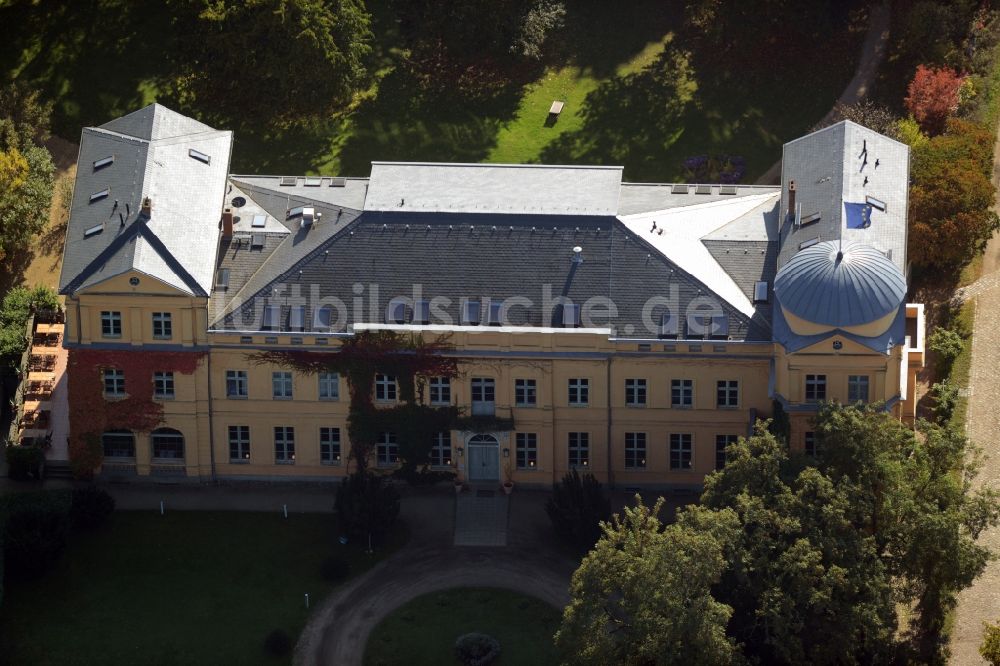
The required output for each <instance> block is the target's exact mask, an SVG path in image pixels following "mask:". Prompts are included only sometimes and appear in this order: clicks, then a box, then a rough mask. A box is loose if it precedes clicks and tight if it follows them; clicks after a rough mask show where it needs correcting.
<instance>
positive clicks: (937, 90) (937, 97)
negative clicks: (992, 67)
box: [905, 65, 962, 136]
mask: <svg viewBox="0 0 1000 666" xmlns="http://www.w3.org/2000/svg"><path fill="white" fill-rule="evenodd" d="M961 87H962V76H961V75H960V74H959V73H958V72H956V71H955V70H953V69H951V68H950V67H940V68H934V67H927V66H926V65H919V66H918V67H917V71H916V73H915V74H914V75H913V80H912V81H910V85H909V87H908V88H907V95H906V100H905V102H906V109H907V110H908V111H909V112H910V113H911V114H912V115H913V117H914V118H915V119H916V121H917V122H918V123H920V127H921V128H922V129H923V130H924V131H925V132H927V133H928V134H930V135H932V136H933V135H936V134H940V133H941V132H943V131H944V126H945V121H947V120H948V117H949V116H950V115H951V114H952V113H954V112H955V111H956V110H957V109H958V91H959V89H960V88H961Z"/></svg>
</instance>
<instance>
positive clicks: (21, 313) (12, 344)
mask: <svg viewBox="0 0 1000 666" xmlns="http://www.w3.org/2000/svg"><path fill="white" fill-rule="evenodd" d="M58 309H59V297H58V295H57V294H56V292H55V291H54V290H53V289H52V288H51V287H46V286H44V285H39V286H37V287H34V288H33V289H29V288H27V287H14V288H12V289H11V290H10V291H8V292H7V294H6V295H5V296H4V298H3V304H2V305H0V359H5V360H6V362H7V363H8V364H10V363H14V362H16V361H19V360H20V357H21V354H22V353H23V352H24V349H25V346H26V344H27V340H26V337H25V326H26V324H27V323H28V318H29V317H30V316H31V313H32V312H33V311H35V310H58Z"/></svg>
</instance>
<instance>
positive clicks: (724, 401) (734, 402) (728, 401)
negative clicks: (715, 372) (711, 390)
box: [715, 379, 740, 407]
mask: <svg viewBox="0 0 1000 666" xmlns="http://www.w3.org/2000/svg"><path fill="white" fill-rule="evenodd" d="M739 404H740V383H739V382H738V381H736V380H732V379H720V380H719V381H717V382H716V383H715V405H716V407H738V406H739Z"/></svg>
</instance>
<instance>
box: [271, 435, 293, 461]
mask: <svg viewBox="0 0 1000 666" xmlns="http://www.w3.org/2000/svg"><path fill="white" fill-rule="evenodd" d="M274 462H276V463H278V464H281V465H290V464H292V463H294V462H295V428H293V427H292V426H274Z"/></svg>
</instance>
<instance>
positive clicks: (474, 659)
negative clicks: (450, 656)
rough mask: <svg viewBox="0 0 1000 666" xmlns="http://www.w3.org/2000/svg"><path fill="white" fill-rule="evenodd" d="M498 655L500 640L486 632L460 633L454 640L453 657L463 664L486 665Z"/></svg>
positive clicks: (466, 665)
mask: <svg viewBox="0 0 1000 666" xmlns="http://www.w3.org/2000/svg"><path fill="white" fill-rule="evenodd" d="M499 656H500V641H498V640H497V639H495V638H493V637H492V636H489V635H487V634H483V633H479V632H476V631H474V632H472V633H469V634H462V635H461V636H459V637H458V640H456V641H455V658H456V659H458V660H459V661H460V662H461V663H462V664H464V666H488V665H489V664H492V663H493V662H494V661H496V660H497V658H498V657H499Z"/></svg>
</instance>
